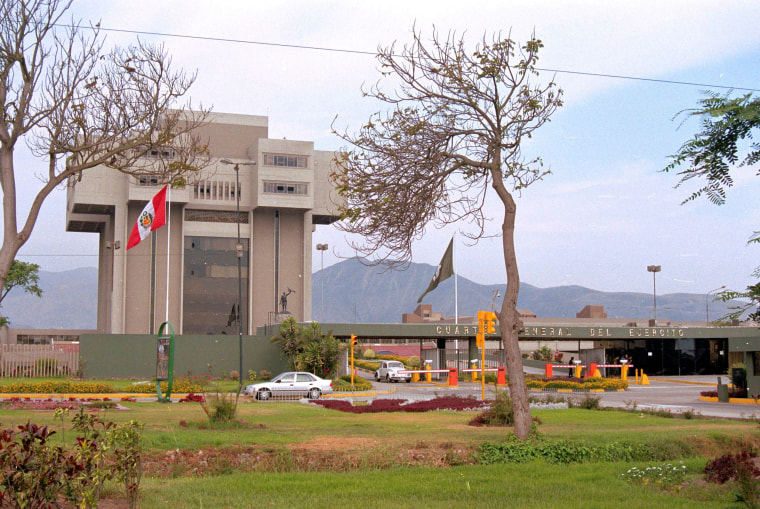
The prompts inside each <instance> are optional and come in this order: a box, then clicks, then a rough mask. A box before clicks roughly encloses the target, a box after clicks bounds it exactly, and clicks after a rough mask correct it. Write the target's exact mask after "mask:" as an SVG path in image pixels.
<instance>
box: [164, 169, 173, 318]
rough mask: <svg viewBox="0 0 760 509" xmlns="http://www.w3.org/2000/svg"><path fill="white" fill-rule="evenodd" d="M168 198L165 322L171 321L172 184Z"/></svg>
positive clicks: (168, 190) (168, 189) (168, 191)
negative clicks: (170, 250)
mask: <svg viewBox="0 0 760 509" xmlns="http://www.w3.org/2000/svg"><path fill="white" fill-rule="evenodd" d="M166 191H167V193H166V194H167V197H166V203H167V209H168V213H167V214H166V224H167V227H166V319H165V320H164V321H165V322H168V321H169V248H170V247H171V242H172V186H171V182H170V183H169V187H168V188H167V190H166Z"/></svg>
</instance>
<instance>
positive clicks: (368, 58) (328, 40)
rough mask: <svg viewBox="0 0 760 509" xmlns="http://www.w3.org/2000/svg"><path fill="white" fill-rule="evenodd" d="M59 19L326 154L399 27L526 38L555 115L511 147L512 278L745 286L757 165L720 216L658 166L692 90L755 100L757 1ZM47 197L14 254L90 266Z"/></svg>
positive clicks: (383, 6) (274, 5) (198, 100)
mask: <svg viewBox="0 0 760 509" xmlns="http://www.w3.org/2000/svg"><path fill="white" fill-rule="evenodd" d="M157 5H160V8H157ZM71 13H72V15H73V16H74V17H75V18H76V19H81V20H82V21H84V22H85V23H89V22H92V23H93V24H94V23H97V22H100V25H101V27H103V28H104V29H107V31H106V32H105V34H106V44H107V45H128V44H132V43H134V42H135V41H136V40H137V37H138V35H136V34H134V33H129V32H120V31H114V30H123V31H136V32H142V35H139V37H140V39H141V40H143V41H145V42H151V43H158V44H163V45H164V46H165V48H166V49H167V51H168V52H169V53H170V54H171V55H172V59H173V65H175V66H177V67H181V68H184V69H185V70H187V71H188V72H197V79H196V82H195V84H194V85H193V87H192V89H191V91H190V99H191V101H192V104H193V105H199V104H200V105H203V106H204V107H210V108H212V109H213V111H216V112H225V113H240V114H249V115H268V116H269V136H270V137H271V138H279V137H287V138H288V139H294V140H310V141H314V142H315V148H317V149H319V150H338V149H340V148H341V147H342V143H341V141H340V140H339V139H338V138H336V137H335V136H334V135H333V134H332V133H331V124H332V123H333V122H335V126H336V127H337V128H338V129H343V128H346V129H348V130H349V131H353V130H356V129H358V128H359V127H360V126H361V125H362V122H365V121H366V119H367V118H368V117H369V115H370V114H371V113H372V112H374V111H377V110H378V108H379V105H378V104H377V103H374V102H372V101H371V100H368V99H366V98H363V97H362V94H361V86H362V84H373V83H374V82H376V81H377V79H378V78H379V73H378V71H377V64H376V60H375V59H374V57H373V56H372V55H370V54H365V53H362V52H370V53H372V52H375V51H376V49H377V48H378V46H382V47H386V46H389V45H390V44H392V43H393V42H394V41H395V42H397V44H399V45H403V44H404V43H408V42H409V41H410V40H411V36H410V34H411V30H412V27H413V26H416V27H417V29H418V30H421V31H422V33H423V36H430V35H431V33H432V30H433V28H434V27H435V29H437V30H438V31H439V32H440V33H442V34H447V33H449V32H450V31H453V32H455V33H456V34H457V35H461V36H462V37H464V38H465V41H467V42H468V43H469V44H471V45H474V44H475V43H476V42H478V41H479V40H480V39H482V37H483V35H484V34H485V35H487V36H488V37H490V36H491V34H493V33H495V32H501V33H502V34H503V35H508V34H511V36H512V38H513V39H515V40H517V41H520V42H523V41H525V40H526V39H528V38H529V37H530V35H531V34H532V33H533V32H535V34H536V36H537V37H538V38H540V39H541V40H542V41H543V43H544V48H543V50H542V52H541V54H540V60H539V62H538V67H539V68H541V69H542V72H541V80H542V81H548V80H551V79H554V80H555V81H556V82H557V83H558V84H559V86H560V87H561V88H562V89H563V91H564V103H565V104H564V106H563V107H562V108H561V109H560V110H559V111H558V112H557V113H556V114H555V115H554V116H553V117H552V121H551V123H550V124H548V125H546V126H544V127H542V128H541V129H540V130H539V131H538V132H537V133H536V134H535V136H534V138H533V139H531V140H530V141H529V142H527V143H525V144H524V151H525V153H526V155H527V156H540V157H541V158H542V159H543V161H544V164H545V165H546V166H547V167H548V168H549V169H550V170H551V172H552V174H551V175H549V176H548V177H547V178H546V179H544V180H543V181H542V182H539V183H536V184H534V185H532V186H530V187H529V188H527V189H525V190H524V191H523V192H522V193H521V194H520V195H519V197H518V199H517V206H518V209H517V231H516V245H517V256H518V266H519V269H520V278H521V281H523V282H525V283H529V284H532V285H535V286H539V287H542V288H546V287H554V286H561V285H580V286H585V287H588V288H592V289H595V290H602V291H637V292H651V291H652V290H653V277H652V274H651V273H648V272H647V266H648V265H661V266H662V271H661V272H660V273H658V274H657V276H656V277H657V280H656V285H657V294H658V295H659V294H666V293H680V292H685V293H702V294H704V293H706V292H708V291H710V290H713V289H716V288H718V287H720V286H722V285H726V286H727V287H728V288H733V289H742V288H744V287H746V286H747V285H748V284H750V283H752V282H754V281H753V279H752V278H751V273H752V272H753V270H754V269H755V268H756V267H757V266H758V265H760V246H758V245H757V244H755V245H754V246H748V245H747V240H748V238H749V237H750V235H751V234H752V232H753V231H756V230H760V226H759V225H760V214H759V213H758V210H759V207H758V205H757V203H758V201H757V198H756V196H757V195H758V193H757V191H758V183H760V178H758V177H757V176H756V173H757V168H754V169H753V168H739V169H736V170H735V172H734V173H733V175H734V178H735V180H736V185H735V187H733V188H732V189H730V190H729V193H728V200H727V203H726V204H725V205H723V206H720V207H718V206H715V205H713V204H711V203H709V202H708V201H707V200H697V201H692V202H689V203H687V204H683V205H682V203H681V202H682V201H683V200H684V199H685V198H686V197H687V196H688V195H689V194H690V190H693V189H694V187H693V186H692V187H689V186H684V187H681V188H678V189H675V188H674V187H675V185H676V184H677V183H678V180H679V179H678V177H677V176H676V175H675V174H673V173H663V172H662V171H661V170H662V169H663V168H664V167H665V166H666V165H667V164H668V163H669V159H668V156H669V155H671V154H673V153H675V152H676V151H677V150H678V148H679V147H680V146H681V144H682V143H684V142H685V141H687V140H688V139H690V138H691V137H692V136H693V134H694V133H695V132H696V130H697V128H698V124H697V123H696V122H694V121H688V120H687V121H686V122H683V120H684V118H683V117H678V116H677V114H678V113H679V112H680V111H683V110H685V109H688V108H691V107H694V106H695V105H697V102H698V101H699V100H700V99H701V98H703V97H704V95H703V94H704V92H705V90H708V89H710V88H711V87H717V86H721V87H734V88H737V89H739V88H748V89H757V90H760V79H758V78H760V32H758V30H757V20H758V19H760V2H755V1H730V0H729V1H726V2H721V3H720V4H718V3H717V2H715V1H714V0H713V1H699V0H690V1H683V2H682V1H668V2H662V1H640V0H639V1H631V2H628V1H617V2H609V1H546V0H545V1H542V0H531V1H510V0H498V1H494V2H486V1H477V0H473V1H470V2H459V1H456V2H452V1H447V0H439V1H435V2H430V1H414V0H406V1H404V2H400V1H394V0H391V1H385V2H371V3H370V2H357V1H355V0H350V1H329V0H321V1H319V2H315V1H272V2H251V1H248V0H245V1H243V0H239V1H224V0H220V1H218V2H213V5H212V2H208V1H196V0H182V1H167V0H163V1H161V2H160V4H157V3H156V2H155V1H151V2H148V1H144V0H131V1H129V2H126V1H120V0H111V1H107V2H104V1H102V0H75V1H74V4H73V7H72V9H71ZM149 33H161V34H175V35H186V36H193V37H194V38H178V37H167V36H164V35H151V34H149ZM219 39H224V40H219ZM253 43H256V44H253ZM293 46H302V47H293ZM303 47H311V48H329V49H340V50H349V52H346V51H326V50H315V49H305V48H303ZM351 51H353V52H351ZM566 71H571V72H566ZM574 73H594V74H605V75H615V76H629V77H636V78H642V79H636V80H634V79H621V78H610V77H600V76H589V75H584V74H574ZM652 80H663V81H677V82H688V83H695V84H697V85H681V84H673V83H663V82H661V81H652ZM705 85H709V86H705ZM715 90H717V91H720V92H721V93H723V92H726V91H727V90H725V89H718V88H715ZM735 93H744V91H740V90H737V91H735ZM336 116H337V117H336ZM16 157H17V168H23V170H21V171H23V172H24V173H23V174H21V175H20V176H19V178H18V181H19V188H20V200H19V201H20V205H21V207H22V208H23V207H25V206H28V202H30V201H31V194H32V192H33V191H35V189H37V188H38V187H39V186H40V182H39V177H38V175H40V174H42V173H43V172H44V171H45V168H46V165H45V162H44V161H41V160H34V159H32V158H31V157H30V156H29V155H28V154H26V153H25V152H24V151H22V150H20V151H19V152H18V153H17V155H16ZM492 198H493V197H492ZM65 200H66V196H65V190H64V189H61V190H58V191H57V192H56V193H55V194H54V195H53V196H52V197H51V198H50V199H49V200H48V202H47V203H46V204H45V205H44V207H43V210H42V213H41V217H40V220H39V223H38V225H37V227H36V228H35V231H34V233H33V234H32V237H31V239H30V240H29V241H28V243H27V244H26V245H25V246H24V247H23V248H22V249H21V251H20V254H19V256H18V258H19V259H22V260H26V261H33V262H35V263H38V264H40V266H41V268H42V269H43V270H52V271H59V270H68V269H72V268H76V267H93V266H96V265H97V239H96V234H77V233H67V232H65ZM487 215H488V216H489V218H491V220H490V221H489V222H488V225H487V231H488V233H490V234H494V235H495V234H498V232H499V231H500V224H501V220H502V216H503V212H502V210H501V207H500V204H498V203H496V201H494V200H493V199H490V200H489V201H488V203H487ZM455 231H460V232H461V231H464V232H466V231H472V230H469V229H468V225H467V224H461V225H457V227H447V228H445V229H443V230H437V229H435V228H434V227H433V226H432V225H431V226H429V227H428V228H426V230H425V233H424V235H423V236H422V237H421V238H420V239H419V240H418V241H417V242H416V243H415V245H414V250H413V259H414V261H415V262H420V263H428V264H431V265H436V264H437V263H438V262H439V260H440V257H441V256H442V255H443V252H444V250H445V248H446V245H447V243H448V241H449V239H450V238H451V236H452V235H453V234H454V232H455ZM457 238H458V242H457V245H456V266H457V272H458V274H459V275H460V276H462V277H466V278H468V279H471V280H473V281H476V282H478V283H483V284H495V283H504V282H506V273H505V269H504V262H503V254H502V250H501V239H499V238H489V239H484V240H481V241H480V242H478V243H477V244H475V245H472V244H471V243H469V242H464V240H463V239H464V237H463V236H461V235H458V237H457ZM347 240H348V239H347V238H346V235H345V234H344V233H343V232H341V231H339V230H338V229H337V228H335V227H334V226H318V227H317V229H316V231H315V232H314V235H313V243H314V245H316V244H317V243H328V244H329V249H328V251H326V252H324V253H318V252H317V251H316V250H314V251H313V253H314V254H313V268H314V270H315V271H316V270H319V269H320V268H321V267H322V264H324V267H329V266H330V265H332V264H334V263H337V262H340V261H342V260H343V259H345V258H350V257H352V256H354V253H353V252H352V251H351V249H350V248H349V246H348V242H347ZM322 255H323V256H324V259H322ZM431 276H432V274H431Z"/></svg>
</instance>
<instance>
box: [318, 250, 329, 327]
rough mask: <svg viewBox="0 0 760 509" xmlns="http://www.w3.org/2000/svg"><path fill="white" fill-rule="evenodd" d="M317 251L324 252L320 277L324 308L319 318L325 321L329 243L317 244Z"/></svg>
mask: <svg viewBox="0 0 760 509" xmlns="http://www.w3.org/2000/svg"><path fill="white" fill-rule="evenodd" d="M317 251H321V252H322V268H321V269H320V271H319V274H320V279H321V280H322V310H321V311H320V312H319V319H320V320H322V321H323V322H324V321H325V251H327V243H325V244H317Z"/></svg>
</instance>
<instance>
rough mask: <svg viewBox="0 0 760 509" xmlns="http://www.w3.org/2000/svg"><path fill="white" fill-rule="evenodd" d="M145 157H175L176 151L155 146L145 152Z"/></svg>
mask: <svg viewBox="0 0 760 509" xmlns="http://www.w3.org/2000/svg"><path fill="white" fill-rule="evenodd" d="M145 157H149V158H151V159H159V158H161V159H174V151H173V150H171V149H168V148H164V149H156V148H153V149H150V150H148V151H147V152H145Z"/></svg>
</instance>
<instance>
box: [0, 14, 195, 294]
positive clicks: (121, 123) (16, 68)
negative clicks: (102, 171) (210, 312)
mask: <svg viewBox="0 0 760 509" xmlns="http://www.w3.org/2000/svg"><path fill="white" fill-rule="evenodd" d="M70 5H71V1H61V0H32V1H23V0H4V1H3V3H2V6H1V7H0V106H1V107H2V114H0V184H1V185H2V191H3V242H2V247H0V287H2V285H3V284H4V282H5V280H6V278H7V277H8V271H9V269H10V267H11V263H12V262H13V260H14V258H15V256H16V253H17V252H18V250H19V249H20V248H21V246H23V245H24V243H25V242H26V241H27V240H28V239H29V237H30V235H31V233H32V230H33V229H34V225H35V223H36V221H37V218H38V215H39V212H40V208H41V206H42V204H43V202H44V201H45V199H46V198H47V197H48V196H49V195H50V193H51V192H52V191H53V190H54V189H55V188H56V187H57V186H59V185H61V184H64V183H66V182H67V179H79V178H81V175H82V172H84V171H86V170H88V169H90V168H93V167H95V166H99V165H103V166H107V167H109V168H113V169H114V170H117V171H121V172H125V173H129V174H133V175H146V174H150V175H155V176H157V180H158V181H161V182H168V181H172V182H178V181H179V182H183V181H184V179H186V178H187V176H189V175H192V174H193V173H194V172H196V171H197V170H198V169H200V168H201V167H203V166H205V165H206V164H207V163H206V161H207V157H208V150H207V148H206V146H205V145H203V144H202V143H201V142H200V140H199V139H198V138H196V137H195V136H194V135H193V134H192V131H193V129H194V128H195V127H197V126H198V125H200V124H201V123H202V122H203V121H204V119H205V113H204V112H203V111H201V112H190V111H185V110H183V109H181V108H179V109H171V108H175V103H176V102H177V101H178V100H179V99H180V98H182V97H183V96H184V95H185V93H186V92H187V90H188V88H189V87H190V85H191V84H192V83H193V81H194V80H195V76H194V75H192V76H187V75H186V74H185V73H184V72H182V71H174V70H172V68H171V59H170V58H169V57H168V56H167V54H166V52H165V51H164V49H163V48H162V47H155V46H151V45H146V44H143V43H141V42H139V43H138V44H136V45H133V46H130V47H128V48H116V49H113V50H111V51H109V52H106V51H105V50H104V47H103V38H102V37H101V36H100V34H99V31H98V27H97V26H94V27H83V26H81V24H80V23H77V22H74V21H71V22H70V23H68V24H63V23H62V19H63V16H64V15H65V13H66V11H67V10H68V9H69V7H70ZM22 140H23V141H24V142H25V143H26V145H27V146H28V148H29V149H30V150H31V151H32V153H33V154H34V155H35V156H37V157H39V158H42V159H45V160H46V161H47V173H46V174H45V175H44V176H42V179H41V180H42V184H41V186H40V188H39V190H38V191H37V193H36V195H35V196H34V199H33V201H32V205H31V206H30V208H29V211H28V213H26V218H25V219H24V220H23V221H21V226H20V228H19V223H18V219H17V214H18V213H19V210H18V209H17V201H16V198H17V192H18V190H17V187H16V171H17V168H16V165H15V161H14V150H15V149H16V148H17V147H18V144H19V142H20V141H22ZM18 171H26V172H29V171H31V170H30V169H28V168H18ZM22 212H23V211H22Z"/></svg>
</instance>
